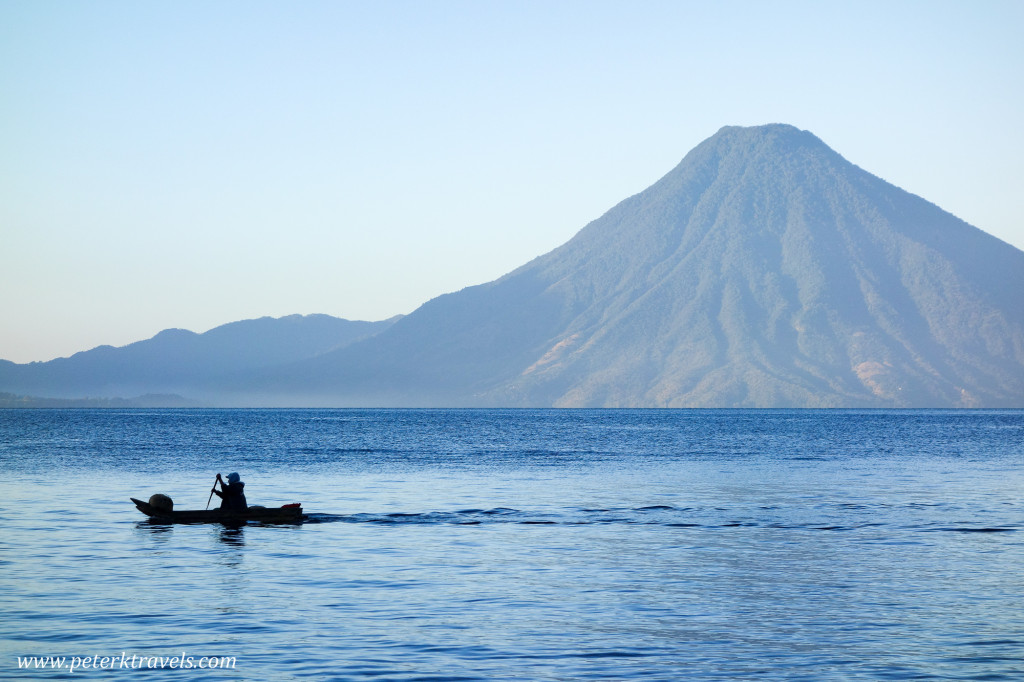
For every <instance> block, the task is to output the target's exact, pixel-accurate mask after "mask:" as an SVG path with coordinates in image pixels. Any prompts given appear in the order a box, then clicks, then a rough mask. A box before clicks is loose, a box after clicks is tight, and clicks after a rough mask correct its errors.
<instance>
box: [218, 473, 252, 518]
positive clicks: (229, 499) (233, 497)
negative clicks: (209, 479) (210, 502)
mask: <svg viewBox="0 0 1024 682" xmlns="http://www.w3.org/2000/svg"><path fill="white" fill-rule="evenodd" d="M218 483H220V490H217V484H218ZM244 488H245V483H242V480H241V478H240V477H239V476H238V474H236V473H230V474H228V480H227V483H225V482H224V479H223V478H221V477H220V474H217V480H216V481H214V483H213V490H211V491H210V492H212V493H216V495H217V496H218V497H219V498H221V503H220V508H221V510H222V511H245V510H246V509H248V508H249V505H248V503H246V501H245V493H244V492H243V489H244Z"/></svg>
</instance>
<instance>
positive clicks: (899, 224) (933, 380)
mask: <svg viewBox="0 0 1024 682" xmlns="http://www.w3.org/2000/svg"><path fill="white" fill-rule="evenodd" d="M1021 291H1024V252H1021V251H1019V250H1018V249H1015V248H1014V247H1012V246H1010V245H1008V244H1006V243H1004V242H1002V241H1000V240H998V239H996V238H994V237H992V236H990V235H987V234H985V233H984V232H982V231H980V230H978V229H976V228H974V227H972V226H970V225H968V224H967V223H965V222H963V221H962V220H960V219H958V218H956V217H955V216H953V215H951V214H949V213H947V212H945V211H943V210H941V209H940V208H938V207H937V206H935V205H933V204H931V203H929V202H927V201H925V200H924V199H921V198H920V197H917V196H915V195H912V194H910V193H908V192H905V191H904V190H901V189H899V188H897V187H895V186H893V185H891V184H889V183H887V182H885V181H884V180H881V179H880V178H878V177H875V176H874V175H871V174H870V173H868V172H866V171H864V170H862V169H860V168H858V167H857V166H855V165H853V164H852V163H850V162H849V161H847V160H846V159H844V158H843V157H842V156H840V155H839V154H838V153H836V152H835V151H833V150H832V149H830V148H829V147H828V146H827V145H825V143H823V142H822V141H821V140H819V139H818V138H817V137H815V136H814V135H812V134H811V133H809V132H806V131H801V130H798V129H796V128H794V127H792V126H788V125H782V124H772V125H766V126H758V127H753V128H739V127H726V128H723V129H721V130H720V131H719V132H718V133H716V134H715V135H714V136H712V137H711V138H709V139H708V140H705V141H704V142H703V143H701V144H700V145H698V146H697V147H696V148H694V149H693V150H692V151H691V152H690V153H689V154H687V155H686V157H685V158H684V159H683V160H682V162H681V163H680V164H679V165H678V166H677V167H676V168H674V169H673V170H672V171H670V172H669V173H668V174H667V175H665V176H664V177H663V178H662V179H660V180H659V181H658V182H656V183H655V184H654V185H652V186H651V187H649V188H648V189H646V190H644V191H643V192H640V193H639V194H637V195H634V196H632V197H629V198H628V199H626V200H625V201H622V202H620V203H619V204H617V205H616V206H614V207H613V208H612V209H611V210H609V211H608V212H607V213H606V214H605V215H603V216H601V217H600V218H598V219H597V220H595V221H593V222H592V223H590V224H589V225H587V226H586V227H585V228H584V229H583V230H581V231H580V232H579V233H578V234H577V235H576V236H575V237H573V238H572V239H571V240H569V241H568V242H567V243H566V244H564V245H562V246H561V247H559V248H557V249H555V250H554V251H552V252H550V253H548V254H545V255H543V256H540V257H538V258H536V259H534V260H532V261H531V262H529V263H527V264H525V265H523V266H522V267H520V268H518V269H516V270H514V271H513V272H510V273H509V274H507V275H505V276H504V277H501V278H499V279H497V280H495V281H493V282H490V283H487V284H482V285H479V286H474V287H468V288H466V289H463V290H462V291H459V292H455V293H451V294H446V295H443V296H439V297H437V298H435V299H433V300H431V301H428V302H426V303H425V304H424V305H422V306H421V307H420V308H419V309H417V310H416V311H414V312H413V313H411V314H409V315H407V316H405V317H403V318H401V319H399V320H397V321H394V322H393V323H389V324H386V325H385V326H382V327H374V328H372V333H370V330H369V328H368V333H366V334H364V335H363V336H362V338H355V337H353V338H352V340H351V341H350V342H348V343H343V344H338V346H337V347H336V348H334V349H333V350H327V349H324V350H322V351H320V352H302V353H295V354H294V355H293V356H292V357H290V358H288V359H280V354H278V357H279V361H277V362H273V361H271V358H270V357H269V356H268V357H266V358H265V359H266V360H267V362H265V363H262V364H261V363H257V362H255V361H254V362H249V363H248V364H247V365H246V366H245V367H236V368H235V369H234V370H233V371H231V372H220V373H217V374H215V375H207V380H206V381H205V382H203V383H201V384H197V385H195V386H189V385H186V384H187V382H179V383H178V384H176V385H173V386H172V385H170V384H169V383H168V382H167V381H164V382H163V383H160V382H149V383H146V382H142V383H140V384H133V385H132V386H131V388H132V390H131V391H130V392H128V393H120V394H117V395H137V394H146V393H165V392H172V393H179V394H180V395H182V396H186V397H188V398H195V397H198V398H200V399H209V400H213V401H215V402H218V403H219V404H226V405H268V406H271V405H272V406H285V405H322V406H346V405H350V406H378V405H379V406H540V407H543V406H565V407H569V406H581V407H981V406H985V407H1024V305H1021V303H1020V292H1021ZM365 324H369V323H365ZM378 324H379V323H378ZM151 341H153V342H154V343H153V345H151V346H150V348H151V349H152V350H153V351H154V352H156V351H157V349H158V344H156V343H155V342H156V339H154V340H151ZM128 348H130V347H128ZM118 352H119V353H126V352H127V349H119V350H118ZM157 355H159V357H160V358H161V360H160V361H161V362H164V363H165V364H166V363H167V362H170V361H171V358H170V356H169V355H168V353H167V352H166V351H163V352H162V355H161V354H160V353H157ZM76 358H77V356H76ZM68 361H69V362H72V361H74V362H72V364H73V365H74V366H75V367H84V366H85V364H86V363H84V362H83V361H82V360H81V359H79V360H76V359H75V358H71V359H68ZM54 362H57V361H54ZM140 362H142V360H140ZM147 362H148V363H149V364H146V363H147ZM204 362H208V360H207V359H201V358H195V359H193V360H192V361H191V364H189V363H188V362H186V361H185V359H183V358H182V359H180V360H179V361H178V365H177V366H179V367H181V368H184V367H186V366H191V367H200V366H206V367H210V366H211V365H210V364H207V365H203V364H202V363H204ZM154 363H157V359H156V358H155V357H153V358H151V359H150V360H148V361H146V362H143V363H142V364H143V365H145V366H146V367H148V368H149V369H148V370H146V371H149V372H155V371H157V370H156V369H155V367H156V365H155V364H154ZM8 364H9V363H8ZM44 364H49V363H44ZM172 364H173V363H172ZM212 364H214V365H216V364H217V363H212ZM17 367H18V368H25V367H29V366H24V365H19V366H17ZM37 370H38V368H37ZM33 371H36V370H33ZM199 373H200V374H201V373H202V372H199ZM30 374H31V372H30ZM137 374H138V375H139V376H140V377H145V376H146V374H145V372H143V371H141V370H140V371H139V372H138V373H137ZM177 375H178V376H189V375H188V372H185V371H184V369H182V370H179V371H178V372H177ZM9 376H10V375H9V374H8V373H7V372H6V371H5V369H4V367H0V391H10V392H30V391H27V390H24V389H19V387H18V386H14V385H11V383H10V382H9V381H8V377H9ZM80 376H84V375H80ZM210 376H213V378H215V380H211V379H210ZM193 378H194V379H196V380H198V377H193ZM102 380H103V377H102V376H101V374H100V373H94V374H93V375H90V378H89V381H81V382H79V383H78V384H76V385H75V386H74V387H71V385H70V384H69V383H67V382H65V383H63V384H60V386H61V390H65V391H66V393H65V394H64V395H67V393H73V392H74V391H76V390H77V391H79V392H81V391H83V390H86V389H89V387H93V388H95V387H97V386H101V387H102V390H103V391H105V392H103V393H97V392H94V393H92V394H90V395H114V394H112V393H109V391H113V390H115V388H117V389H118V390H120V389H121V388H123V387H115V386H114V384H112V383H111V382H109V381H107V382H106V383H102V384H100V383H97V382H100V381H102ZM90 381H91V382H92V383H89V382H90ZM58 383H59V382H58ZM58 383H55V384H53V386H54V387H56V386H58ZM80 394H81V393H80ZM41 395H50V394H41Z"/></svg>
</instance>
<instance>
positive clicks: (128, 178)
mask: <svg viewBox="0 0 1024 682" xmlns="http://www.w3.org/2000/svg"><path fill="white" fill-rule="evenodd" d="M0 19H2V21H0V35H3V40H0V54H2V55H3V56H4V59H3V60H0V83H2V84H3V88H4V91H5V92H6V93H7V94H8V97H7V100H8V105H7V107H5V111H4V112H3V114H0V115H2V117H3V118H2V120H3V125H2V126H0V145H3V149H4V154H3V155H2V156H0V172H2V173H3V177H4V180H5V181H4V183H2V185H0V222H2V224H3V225H4V233H3V234H4V248H3V249H2V250H0V253H2V254H3V255H2V256H0V266H2V267H0V273H2V274H0V283H2V284H0V286H2V287H3V290H4V291H5V293H6V294H7V296H6V301H7V306H6V309H5V319H4V326H3V331H2V333H0V358H2V359H5V360H11V361H15V362H29V361H34V360H49V359H52V358H55V357H62V356H68V355H71V354H73V353H75V352H79V351H83V350H88V349H91V348H93V347H96V346H98V345H113V346H122V345H126V344H128V343H131V342H134V341H139V340H143V339H147V338H150V337H152V336H153V335H154V334H156V333H157V332H159V331H161V330H163V329H167V328H183V329H188V330H190V331H194V332H197V333H202V332H204V331H207V330H209V329H211V328H214V327H217V326H220V325H222V324H226V323H229V322H233V321H237V320H243V319H251V318H259V317H264V316H270V317H281V316H284V315H290V314H312V313H320V314H327V315H332V316H335V317H340V318H346V319H351V320H383V319H387V318H390V317H392V316H394V315H396V314H405V313H409V312H411V311H412V310H414V309H415V308H416V307H418V306H419V305H420V304H422V303H424V302H426V301H427V300H429V299H431V298H433V297H435V296H437V295H440V294H442V293H447V292H451V291H456V290H459V289H461V288H463V287H466V286H470V285H473V284H478V283H481V282H485V281H490V280H493V279H496V278H497V277H500V276H501V275H503V274H505V273H506V272H508V271H510V270H512V269H514V268H516V267H518V266H519V265H522V264H523V263H525V262H527V261H529V260H531V259H532V258H534V257H536V256H539V255H541V254H543V253H546V252H547V251H550V250H551V249H553V248H555V247H557V246H559V245H561V244H562V243H564V242H565V241H567V240H568V239H569V238H571V237H572V236H573V235H574V234H575V233H576V232H577V231H579V230H580V229H581V228H582V227H584V225H586V224H587V223H588V222H590V221H591V220H594V219H596V218H598V217H600V216H601V215H602V214H603V213H604V212H605V211H606V210H608V209H609V208H611V207H612V206H613V205H615V204H616V203H617V202H618V201H620V200H622V199H623V198H625V197H627V196H630V195H632V194H635V193H636V192H639V191H641V190H642V189H644V188H645V187H647V186H648V185H650V184H651V183H652V182H654V181H655V180H657V179H658V178H659V177H661V176H662V175H664V174H665V173H666V172H668V171H669V170H671V168H673V167H674V166H675V165H676V164H677V163H679V161H680V160H681V159H682V157H683V156H684V155H685V154H686V152H688V151H689V150H690V149H691V148H693V147H694V146H695V145H696V144H698V143H699V142H700V141H702V140H704V139H706V138H707V137H709V136H711V135H712V134H714V133H715V131H717V130H718V129H719V128H721V127H722V126H726V125H760V124H764V123H772V122H781V123H789V124H792V125H795V126H797V127H799V128H801V129H806V130H809V131H810V132H812V133H814V134H815V135H817V136H818V137H820V138H821V139H822V140H823V141H824V142H825V143H826V144H828V145H829V146H831V147H832V148H833V149H835V150H837V151H838V152H839V153H841V154H843V155H844V156H845V157H846V158H847V159H848V160H850V161H851V162H852V163H854V164H857V165H858V166H860V167H862V168H864V169H866V170H868V171H869V172H871V173H873V174H876V175H878V176H879V177H882V178H883V179H885V180H886V181H888V182H891V183H893V184H895V185H897V186H899V187H902V188H903V189H905V190H907V191H909V192H912V193H914V194H917V195H919V196H921V197H923V198H924V199H926V200H928V201H930V202H932V203H935V204H937V205H938V206H940V207H941V208H942V209H944V210H946V211H948V212H950V213H952V214H954V215H956V216H957V217H959V218H961V219H963V220H965V221H967V222H968V223H970V224H972V225H974V226H976V227H978V228H979V229H982V230H984V231H985V232H988V233H989V234H992V235H994V236H996V237H998V238H999V239H1001V240H1003V241H1005V242H1007V243H1009V244H1011V245H1013V246H1015V247H1016V248H1018V249H1024V225H1022V224H1021V222H1020V219H1019V216H1020V215H1021V209H1022V203H1024V197H1021V196H1020V193H1019V192H1018V191H1017V188H1016V184H1017V178H1019V177H1020V176H1021V171H1022V166H1024V132H1022V131H1021V129H1020V126H1019V124H1018V123H1019V120H1020V118H1021V114H1022V112H1024V106H1022V95H1021V94H1020V93H1019V91H1018V89H1015V88H1013V87H1012V83H1014V82H1016V80H1017V79H1018V78H1019V74H1020V73H1021V72H1022V67H1024V48H1022V47H1021V46H1020V44H1019V41H1018V40H1017V37H1016V35H1015V32H1016V27H1017V26H1019V25H1020V23H1021V20H1022V19H1024V6H1021V5H1019V4H1017V3H1011V2H994V3H987V4H984V5H980V6H979V5H975V6H968V5H963V4H960V3H953V2H939V3H924V2H907V3H900V4H899V5H896V6H892V5H889V4H885V3H880V2H869V3H858V4H856V5H853V4H850V5H820V4H817V3H812V2H785V3H781V4H773V5H771V6H766V5H762V4H758V3H749V2H726V3H720V4H717V5H715V6H706V5H704V4H702V3H674V2H642V3H639V4H630V5H628V6H627V5H625V4H623V3H614V2H597V3H592V2H588V3H581V2H561V3H557V4H553V5H551V4H541V3H529V2H528V3H518V2H517V3H511V2H496V3H487V4H474V3H463V2H440V3H431V4H426V5H424V4H417V3H411V2H385V3H374V4H371V5H363V4H346V3H311V4H304V5H301V6H281V5H275V4H271V3H245V4H242V3H220V4H217V5H212V6H211V5H205V4H202V3H193V2H186V3H178V4H175V5H173V6H152V5H136V4H132V3H124V2H111V3H104V4H102V5H58V4H50V3H32V4H10V3H9V4H6V5H2V6H0Z"/></svg>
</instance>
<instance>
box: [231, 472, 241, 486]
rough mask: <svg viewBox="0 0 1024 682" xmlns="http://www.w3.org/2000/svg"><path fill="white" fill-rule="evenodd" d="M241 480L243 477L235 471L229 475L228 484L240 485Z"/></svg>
mask: <svg viewBox="0 0 1024 682" xmlns="http://www.w3.org/2000/svg"><path fill="white" fill-rule="evenodd" d="M240 480H241V477H240V476H239V475H238V474H237V473H235V472H234V471H232V472H231V473H230V474H228V483H238V481H240Z"/></svg>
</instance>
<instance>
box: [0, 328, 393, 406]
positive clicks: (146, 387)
mask: <svg viewBox="0 0 1024 682" xmlns="http://www.w3.org/2000/svg"><path fill="white" fill-rule="evenodd" d="M396 319H398V318H392V319H390V320H384V321H381V322H362V321H351V320H344V319H340V318H336V317H331V316H329V315H305V316H303V315H289V316H287V317H282V318H271V317H263V318H259V319H254V320H243V321H239V322H232V323H229V324H225V325H222V326H219V327H216V328H214V329H211V330H210V331H207V332H205V333H202V334H197V333H195V332H191V331H187V330H184V329H166V330H164V331H162V332H160V333H159V334H157V335H156V336H154V337H152V338H151V339H147V340H144V341H138V342H136V343H132V344H129V345H127V346H123V347H121V348H114V347H111V346H99V347H97V348H94V349H92V350H89V351H84V352H81V353H76V354H75V355H73V356H71V357H69V358H58V359H56V360H51V361H49V362H37V363H29V364H24V365H18V364H15V363H11V362H6V361H0V386H3V390H6V391H9V392H12V393H26V394H30V395H32V396H44V397H45V398H51V399H55V398H60V399H72V398H75V399H77V398H83V397H90V398H115V397H125V396H136V395H140V396H147V395H148V396H152V397H151V398H150V399H149V403H155V402H159V401H160V399H161V396H163V397H164V399H165V402H167V401H169V403H170V404H172V405H173V406H177V405H178V404H180V401H181V399H180V398H177V397H176V396H174V395H172V394H179V395H188V396H189V397H191V398H198V399H200V400H206V399H208V398H209V397H211V396H215V395H216V394H217V393H218V391H219V389H218V385H219V384H221V383H223V382H224V381H226V380H228V379H229V378H233V377H236V376H238V375H245V374H247V373H250V372H253V371H256V370H259V369H262V368H266V367H272V366H277V365H281V364H283V363H289V362H294V361H296V360H300V359H304V358H311V357H315V356H317V355H320V354H323V353H326V352H328V351H331V350H336V349H338V348H341V347H344V346H346V345H348V344H351V343H354V342H356V341H359V340H361V339H363V338H366V337H369V336H373V335H374V334H377V333H379V332H380V331H382V330H384V329H386V328H387V327H389V326H390V325H391V324H393V323H394V321H395V320H396ZM154 394H156V395H154ZM135 400H136V401H138V400H141V399H135Z"/></svg>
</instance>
